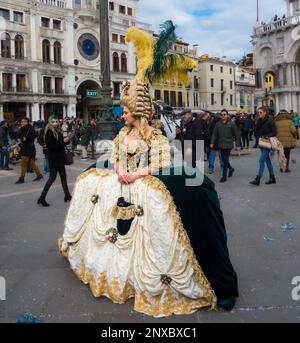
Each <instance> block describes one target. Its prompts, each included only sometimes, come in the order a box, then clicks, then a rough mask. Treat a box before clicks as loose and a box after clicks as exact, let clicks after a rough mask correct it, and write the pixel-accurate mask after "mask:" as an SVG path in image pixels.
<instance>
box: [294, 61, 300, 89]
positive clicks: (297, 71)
mask: <svg viewBox="0 0 300 343" xmlns="http://www.w3.org/2000/svg"><path fill="white" fill-rule="evenodd" d="M295 73H296V86H299V85H300V82H299V76H300V75H299V64H298V63H297V64H296V66H295Z"/></svg>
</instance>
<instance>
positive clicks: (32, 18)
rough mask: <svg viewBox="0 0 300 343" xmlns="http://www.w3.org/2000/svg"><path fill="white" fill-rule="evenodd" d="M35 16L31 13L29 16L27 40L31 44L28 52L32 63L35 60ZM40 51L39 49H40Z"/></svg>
mask: <svg viewBox="0 0 300 343" xmlns="http://www.w3.org/2000/svg"><path fill="white" fill-rule="evenodd" d="M36 18H37V14H36V13H34V12H33V13H31V14H30V39H28V40H27V42H29V43H30V44H31V46H30V49H29V51H30V52H31V59H32V60H33V61H36V60H37V39H36V35H37V32H38V30H37V27H36V26H37V25H36V20H37V19H36ZM40 49H41V48H40Z"/></svg>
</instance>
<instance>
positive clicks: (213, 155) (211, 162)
mask: <svg viewBox="0 0 300 343" xmlns="http://www.w3.org/2000/svg"><path fill="white" fill-rule="evenodd" d="M220 120H221V117H220V116H219V115H218V114H216V115H213V116H212V117H211V118H210V121H209V123H208V132H209V144H210V143H211V138H212V136H213V133H214V130H215V127H216V124H217V123H218V122H219V121H220ZM209 148H210V149H209V157H208V170H209V174H214V172H215V160H216V155H217V152H218V149H217V147H214V149H211V146H210V147H209ZM218 154H219V160H220V167H221V169H223V167H224V165H223V161H222V157H221V153H220V152H218Z"/></svg>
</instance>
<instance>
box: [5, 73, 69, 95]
mask: <svg viewBox="0 0 300 343" xmlns="http://www.w3.org/2000/svg"><path fill="white" fill-rule="evenodd" d="M2 91H3V92H19V93H24V92H26V91H27V89H26V75H25V74H16V85H15V87H14V85H13V74H11V73H3V74H2ZM43 92H44V93H45V94H63V78H61V77H55V78H54V89H53V88H52V77H50V76H44V77H43Z"/></svg>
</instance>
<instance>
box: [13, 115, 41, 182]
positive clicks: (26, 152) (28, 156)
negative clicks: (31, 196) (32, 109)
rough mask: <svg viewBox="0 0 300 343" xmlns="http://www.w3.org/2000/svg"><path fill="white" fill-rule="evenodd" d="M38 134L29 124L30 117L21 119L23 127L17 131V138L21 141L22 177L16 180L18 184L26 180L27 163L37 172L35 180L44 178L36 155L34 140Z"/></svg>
mask: <svg viewBox="0 0 300 343" xmlns="http://www.w3.org/2000/svg"><path fill="white" fill-rule="evenodd" d="M36 137H37V134H36V132H35V130H34V128H33V126H31V125H30V124H29V119H28V118H24V119H22V120H21V128H20V130H19V131H18V133H17V138H18V139H19V140H20V141H21V143H20V144H19V146H20V156H21V177H20V178H19V180H18V181H17V182H16V184H18V185H19V184H22V183H24V182H25V175H26V168H27V164H29V166H30V167H31V169H32V170H33V171H34V172H35V174H36V178H35V179H34V180H33V181H40V180H42V179H43V175H42V174H41V172H40V170H39V167H38V166H37V165H36V164H35V161H34V157H35V154H36V150H35V146H34V140H35V139H36Z"/></svg>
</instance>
